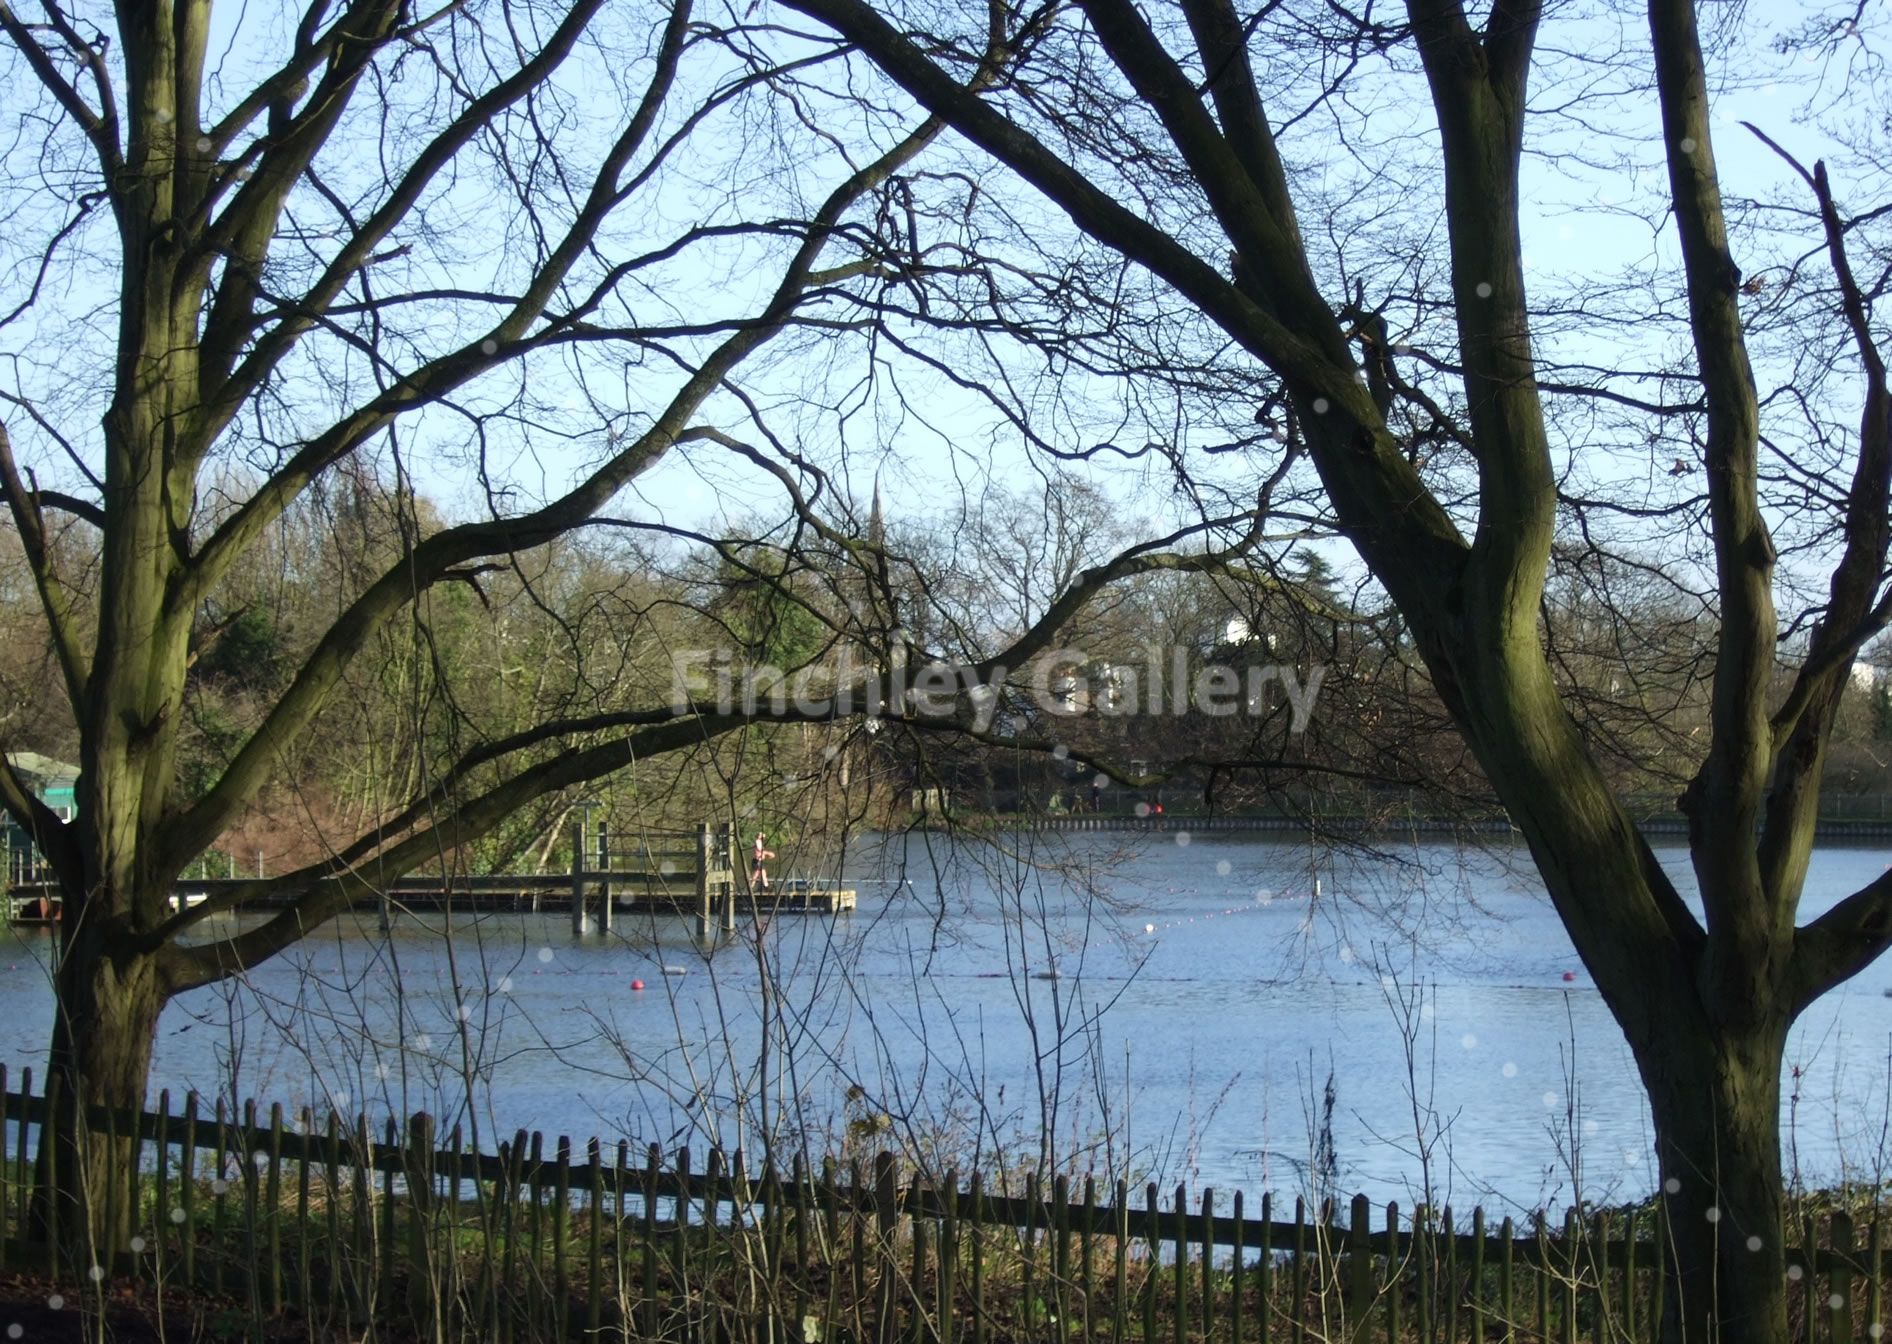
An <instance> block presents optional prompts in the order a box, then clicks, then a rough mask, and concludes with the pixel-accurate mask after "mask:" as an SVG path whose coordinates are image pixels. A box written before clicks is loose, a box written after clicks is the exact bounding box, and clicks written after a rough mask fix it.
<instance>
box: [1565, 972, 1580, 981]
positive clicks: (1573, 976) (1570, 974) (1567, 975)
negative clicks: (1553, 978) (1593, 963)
mask: <svg viewBox="0 0 1892 1344" xmlns="http://www.w3.org/2000/svg"><path fill="white" fill-rule="evenodd" d="M1576 978H1577V973H1576V972H1575V971H1565V972H1564V979H1566V980H1575V979H1576Z"/></svg>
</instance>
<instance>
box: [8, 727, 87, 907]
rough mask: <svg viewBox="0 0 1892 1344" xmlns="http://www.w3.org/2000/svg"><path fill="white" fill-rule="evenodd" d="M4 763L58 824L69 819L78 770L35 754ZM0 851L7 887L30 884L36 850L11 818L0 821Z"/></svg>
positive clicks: (36, 866)
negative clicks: (56, 817) (3, 856)
mask: <svg viewBox="0 0 1892 1344" xmlns="http://www.w3.org/2000/svg"><path fill="white" fill-rule="evenodd" d="M7 763H8V764H9V765H11V766H12V767H13V770H14V773H15V774H17V775H19V776H20V777H21V778H22V779H24V780H25V782H26V784H27V786H28V787H30V788H31V789H32V790H33V792H34V793H35V794H37V795H38V797H39V799H40V801H41V802H43V803H45V804H46V806H48V807H50V808H51V809H52V810H53V811H55V812H57V813H58V814H59V816H60V818H61V819H62V820H65V821H70V820H71V819H72V810H73V807H74V805H75V798H74V790H75V789H76V788H77V787H78V783H79V767H78V766H76V765H69V764H67V763H66V762H65V761H56V760H54V759H53V758H52V757H50V756H42V755H40V754H39V753H38V752H36V751H15V752H9V753H8V754H7ZM0 847H4V849H5V853H6V873H7V881H8V883H9V884H11V883H14V882H28V881H31V880H33V878H34V877H35V876H36V875H37V874H38V871H39V867H40V856H39V848H38V846H36V845H35V844H34V843H33V837H32V835H31V834H30V833H28V832H27V831H26V830H24V829H23V828H22V827H21V826H20V824H19V823H18V822H17V821H15V820H14V819H13V818H12V817H11V816H7V817H0Z"/></svg>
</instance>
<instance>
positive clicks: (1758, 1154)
mask: <svg viewBox="0 0 1892 1344" xmlns="http://www.w3.org/2000/svg"><path fill="white" fill-rule="evenodd" d="M1786 1035H1787V1024H1786V1023H1784V1022H1782V1023H1778V1024H1772V1023H1770V1024H1767V1025H1765V1026H1763V1027H1761V1028H1758V1029H1754V1030H1749V1031H1745V1032H1742V1033H1739V1034H1736V1033H1732V1032H1726V1031H1718V1030H1715V1029H1713V1028H1707V1029H1703V1028H1701V1027H1699V1026H1686V1025H1682V1024H1677V1023H1668V1024H1666V1025H1665V1027H1664V1029H1663V1030H1662V1032H1661V1037H1660V1039H1658V1040H1657V1041H1656V1042H1655V1043H1654V1044H1653V1045H1652V1046H1651V1047H1649V1048H1648V1049H1646V1050H1644V1051H1642V1052H1639V1054H1640V1056H1641V1059H1640V1063H1641V1072H1642V1076H1643V1081H1644V1083H1645V1085H1646V1086H1647V1088H1648V1092H1649V1102H1650V1108H1651V1111H1652V1113H1653V1116H1654V1120H1655V1130H1656V1156H1657V1159H1658V1161H1659V1163H1660V1169H1661V1174H1662V1183H1663V1184H1662V1191H1663V1194H1662V1202H1663V1208H1664V1211H1665V1213H1666V1215H1667V1218H1668V1228H1669V1238H1670V1254H1669V1259H1668V1262H1667V1265H1666V1268H1667V1270H1668V1274H1669V1277H1668V1281H1667V1285H1666V1290H1665V1297H1664V1303H1663V1321H1662V1340H1663V1344H1785V1341H1786V1339H1787V1276H1786V1246H1785V1228H1784V1226H1783V1222H1782V1216H1783V1206H1784V1190H1783V1188H1782V1183H1781V1168H1780V1070H1781V1062H1782V1058H1783V1054H1784V1050H1785V1044H1786Z"/></svg>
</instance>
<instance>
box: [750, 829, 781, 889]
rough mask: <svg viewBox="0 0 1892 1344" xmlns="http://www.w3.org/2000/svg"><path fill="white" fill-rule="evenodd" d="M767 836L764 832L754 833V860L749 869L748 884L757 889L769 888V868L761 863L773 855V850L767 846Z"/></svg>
mask: <svg viewBox="0 0 1892 1344" xmlns="http://www.w3.org/2000/svg"><path fill="white" fill-rule="evenodd" d="M768 838H769V837H768V835H767V833H766V832H763V831H757V832H756V833H755V862H754V864H752V865H751V866H750V869H749V885H750V886H751V887H753V888H755V890H757V891H767V890H768V889H769V870H768V869H767V868H765V867H763V864H765V863H767V862H768V861H769V860H770V859H772V858H774V857H775V851H774V850H772V849H770V848H769V847H768Z"/></svg>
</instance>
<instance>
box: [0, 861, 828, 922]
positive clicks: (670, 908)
mask: <svg viewBox="0 0 1892 1344" xmlns="http://www.w3.org/2000/svg"><path fill="white" fill-rule="evenodd" d="M585 880H586V882H587V884H596V885H598V886H607V887H608V888H609V900H610V902H611V912H612V914H614V915H617V916H620V917H622V916H636V915H640V914H642V915H695V914H700V913H701V911H702V900H701V895H700V893H699V892H698V891H697V890H696V880H695V874H694V873H682V874H654V873H643V872H635V871H628V870H627V871H623V872H608V873H607V872H591V873H587V874H586V875H585ZM255 881H256V879H255V878H223V877H213V878H194V879H191V880H189V881H185V882H179V883H178V884H177V889H176V893H175V894H174V895H173V896H172V898H171V899H172V901H173V903H174V905H176V904H184V905H196V904H198V903H199V902H201V901H205V900H214V899H218V898H222V897H226V896H227V895H228V894H229V893H230V892H232V891H234V890H235V889H237V888H239V887H244V886H251V885H254V883H255ZM583 899H584V904H585V907H586V908H587V909H588V910H589V911H590V913H592V914H594V915H595V914H596V904H597V901H598V896H597V895H596V894H591V893H587V895H586V896H585V897H584V898H583ZM290 900H291V897H290V895H289V894H287V893H282V894H270V895H264V896H257V897H250V898H248V899H246V900H244V901H242V902H240V903H239V904H238V905H237V907H236V909H237V911H238V912H239V913H247V912H257V911H267V910H274V909H282V908H284V907H286V906H287V905H289V903H290ZM386 900H387V903H388V904H389V905H391V906H393V907H395V908H396V909H399V910H408V911H415V912H425V913H443V912H448V911H452V912H457V913H465V914H569V913H571V909H572V878H571V874H569V873H548V874H545V875H543V876H538V875H531V874H512V873H501V874H488V875H460V876H454V877H404V878H401V879H400V880H398V881H396V882H394V883H391V884H390V885H389V886H388V887H387V889H386ZM857 900H858V893H857V891H856V889H855V888H853V887H849V886H842V885H840V884H839V883H836V882H832V881H822V880H813V879H790V880H787V881H784V882H780V883H776V884H774V885H772V886H770V887H769V888H768V889H767V890H765V891H751V890H749V888H748V887H747V886H746V885H741V886H738V887H737V888H736V889H735V890H734V891H732V892H728V893H721V894H719V895H718V896H717V897H716V898H714V904H715V905H716V906H717V907H718V913H723V912H726V911H727V910H728V909H729V908H730V907H731V905H732V904H733V908H734V912H735V913H736V914H738V915H742V916H747V917H749V918H754V917H756V916H758V915H760V916H765V917H766V916H769V915H776V914H795V915H802V914H809V915H844V914H847V913H849V912H851V911H852V910H853V909H854V908H855V905H856V903H857ZM378 904H379V902H378V901H374V900H370V901H367V902H364V903H363V906H364V908H367V909H373V908H375V907H376V905H378ZM7 913H8V917H9V918H10V919H11V920H12V921H13V922H14V923H17V924H33V923H50V922H52V921H54V920H56V919H58V917H59V888H58V885H57V884H56V883H53V882H49V881H39V882H22V883H19V884H16V885H15V886H12V887H9V888H8V890H7Z"/></svg>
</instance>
